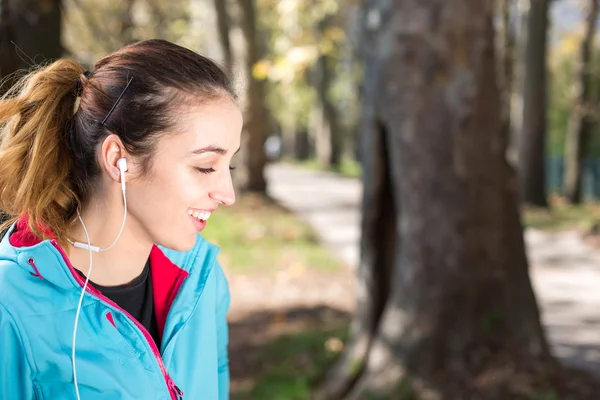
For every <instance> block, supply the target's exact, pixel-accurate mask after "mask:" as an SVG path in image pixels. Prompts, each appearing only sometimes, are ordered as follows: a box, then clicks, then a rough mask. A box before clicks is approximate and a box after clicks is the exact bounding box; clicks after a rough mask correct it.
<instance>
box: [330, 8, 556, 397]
mask: <svg viewBox="0 0 600 400" xmlns="http://www.w3.org/2000/svg"><path fill="white" fill-rule="evenodd" d="M492 3H493V2H492V1H488V0H484V1H482V0H430V1H426V2H425V1H420V2H417V1H412V0H396V1H395V2H389V1H386V0H365V2H364V3H363V4H364V7H365V9H364V13H363V14H364V15H365V20H364V24H365V30H364V32H365V33H364V34H365V45H364V48H363V54H364V61H365V79H366V81H365V98H364V101H363V105H364V109H363V111H364V113H363V117H364V119H365V121H364V122H363V129H364V132H363V140H364V143H363V145H364V150H365V153H364V168H365V179H364V194H363V217H362V229H363V231H362V232H363V236H362V241H361V264H360V268H359V282H360V283H359V287H358V294H357V296H358V311H357V314H356V317H355V320H354V322H353V325H352V335H351V340H350V341H349V346H348V350H347V352H346V353H345V354H344V355H343V356H342V358H341V362H340V363H341V364H338V368H337V369H334V370H332V372H331V375H330V379H333V380H337V382H338V384H336V383H335V382H334V383H331V380H330V381H327V382H326V383H325V384H324V385H323V387H322V391H321V392H320V394H321V395H323V397H321V398H328V399H333V398H336V397H338V396H342V395H344V393H347V397H345V398H348V399H364V398H382V399H383V398H385V399H392V398H393V399H399V398H404V397H401V396H402V395H403V393H404V395H406V391H409V390H410V391H412V392H414V393H415V394H416V395H417V396H416V398H420V399H451V398H468V399H475V398H484V399H494V400H495V399H508V398H516V397H515V396H514V394H515V393H513V392H512V391H511V383H512V377H510V376H506V377H504V378H499V379H498V380H496V381H495V382H494V383H493V384H490V385H488V386H484V387H482V386H478V385H477V384H476V383H475V382H477V380H478V378H480V377H482V376H485V374H486V373H490V372H494V371H495V370H496V368H498V369H502V368H503V367H506V366H509V365H510V366H512V367H514V370H513V371H511V372H515V373H518V372H522V371H526V370H528V368H531V367H532V365H539V364H538V362H539V361H540V360H542V361H544V362H550V363H551V361H552V358H551V357H550V355H549V350H548V346H547V343H546V340H545V337H544V333H543V329H542V327H541V324H540V319H539V312H538V308H537V303H536V299H535V296H534V293H533V290H532V287H531V283H530V280H529V275H528V265H527V259H526V256H525V245H524V241H523V231H522V226H521V222H520V218H519V211H518V199H517V197H518V195H517V181H516V175H515V173H514V171H513V170H512V169H511V168H510V166H509V164H508V163H507V161H506V157H505V151H506V146H507V141H508V138H507V137H506V135H504V134H503V132H502V121H501V96H500V92H499V88H498V85H497V79H496V77H497V75H496V68H497V65H496V58H495V51H494V31H493V25H492V13H493V9H494V7H493V4H492ZM386 202H387V203H386ZM357 343H358V344H357ZM347 360H349V361H347ZM344 363H345V364H344ZM340 365H341V367H340ZM496 371H497V370H496ZM335 372H338V374H337V375H336V374H335ZM357 378H358V379H357ZM340 382H341V383H340ZM349 388H350V390H349V391H348V389H349ZM369 396H371V397H369ZM376 396H380V397H376ZM407 398H408V397H407Z"/></svg>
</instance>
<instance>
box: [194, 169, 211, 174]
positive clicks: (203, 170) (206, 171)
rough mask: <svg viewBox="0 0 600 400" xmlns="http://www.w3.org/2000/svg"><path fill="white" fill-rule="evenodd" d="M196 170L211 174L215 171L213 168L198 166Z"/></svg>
mask: <svg viewBox="0 0 600 400" xmlns="http://www.w3.org/2000/svg"><path fill="white" fill-rule="evenodd" d="M196 170H197V171H198V172H200V173H201V174H212V173H213V172H215V169H214V168H198V167H196Z"/></svg>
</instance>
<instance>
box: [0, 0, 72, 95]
mask: <svg viewBox="0 0 600 400" xmlns="http://www.w3.org/2000/svg"><path fill="white" fill-rule="evenodd" d="M0 6H1V8H0V35H1V36H0V51H1V53H0V76H1V77H6V76H8V75H10V74H12V73H13V72H16V71H18V70H21V69H22V70H29V69H30V68H31V67H33V66H34V65H36V64H40V63H43V62H46V61H49V60H53V59H56V58H58V57H61V56H62V55H63V52H64V48H63V46H62V42H61V33H62V29H61V28H62V18H61V1H60V0H2V2H1V3H0ZM15 77H16V76H15ZM12 82H13V81H12V80H9V81H7V82H6V85H4V86H3V87H4V90H6V89H7V88H8V87H10V85H11V84H12Z"/></svg>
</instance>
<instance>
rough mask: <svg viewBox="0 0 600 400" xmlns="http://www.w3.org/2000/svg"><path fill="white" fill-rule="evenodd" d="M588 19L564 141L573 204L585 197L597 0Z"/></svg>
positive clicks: (590, 5)
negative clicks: (583, 181) (583, 184)
mask: <svg viewBox="0 0 600 400" xmlns="http://www.w3.org/2000/svg"><path fill="white" fill-rule="evenodd" d="M587 7H588V8H587V13H586V14H587V15H586V19H585V33H584V37H583V40H582V41H581V45H580V48H579V60H578V61H577V74H576V76H575V83H574V86H573V90H574V96H573V110H572V111H571V118H570V120H569V126H568V128H567V137H566V142H565V175H564V187H565V195H566V197H567V199H568V201H569V202H570V203H573V204H577V203H580V202H581V200H582V193H581V172H582V163H583V158H584V155H585V153H586V146H585V145H586V143H587V140H586V139H587V136H588V135H589V129H590V125H591V121H590V119H591V117H592V116H591V113H592V112H593V108H594V105H593V104H591V87H590V86H591V79H590V75H591V67H592V65H591V64H592V63H591V59H592V51H593V49H594V34H595V32H596V20H597V19H598V0H589V2H588V6H587Z"/></svg>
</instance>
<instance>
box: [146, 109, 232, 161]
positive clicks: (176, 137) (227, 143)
mask: <svg viewBox="0 0 600 400" xmlns="http://www.w3.org/2000/svg"><path fill="white" fill-rule="evenodd" d="M175 112H176V113H177V114H178V115H179V119H178V122H177V123H176V126H175V131H176V133H175V134H173V135H166V136H165V137H164V140H161V141H160V142H159V145H158V149H157V150H158V151H159V152H161V151H166V152H170V151H176V152H181V151H186V152H191V151H193V150H195V149H197V148H199V147H203V146H209V145H212V146H217V147H221V148H223V149H225V150H227V151H228V153H229V152H231V153H233V152H235V151H236V150H237V149H238V147H239V143H240V135H241V131H242V125H243V118H242V113H241V111H240V109H239V107H238V106H237V104H235V103H234V102H233V101H232V100H231V99H228V98H223V99H218V100H214V101H210V102H207V103H204V104H202V105H198V106H192V107H190V106H189V105H185V106H182V107H181V108H179V109H176V110H175Z"/></svg>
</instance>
